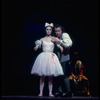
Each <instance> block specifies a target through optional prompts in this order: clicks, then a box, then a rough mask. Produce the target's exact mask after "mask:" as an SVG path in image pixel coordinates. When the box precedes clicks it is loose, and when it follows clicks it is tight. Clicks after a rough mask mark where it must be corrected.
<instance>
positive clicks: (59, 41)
mask: <svg viewBox="0 0 100 100" xmlns="http://www.w3.org/2000/svg"><path fill="white" fill-rule="evenodd" d="M51 41H52V42H56V43H61V40H60V39H59V38H57V37H52V38H51Z"/></svg>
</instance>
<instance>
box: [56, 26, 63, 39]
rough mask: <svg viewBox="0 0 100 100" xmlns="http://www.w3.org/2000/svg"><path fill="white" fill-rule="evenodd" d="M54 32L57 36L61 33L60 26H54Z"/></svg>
mask: <svg viewBox="0 0 100 100" xmlns="http://www.w3.org/2000/svg"><path fill="white" fill-rule="evenodd" d="M55 34H56V36H57V37H60V36H61V35H62V30H61V27H57V28H55Z"/></svg>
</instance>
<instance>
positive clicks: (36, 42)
mask: <svg viewBox="0 0 100 100" xmlns="http://www.w3.org/2000/svg"><path fill="white" fill-rule="evenodd" d="M41 44H42V42H41V41H40V40H36V41H35V45H39V47H40V48H41Z"/></svg>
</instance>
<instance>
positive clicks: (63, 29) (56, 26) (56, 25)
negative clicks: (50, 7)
mask: <svg viewBox="0 0 100 100" xmlns="http://www.w3.org/2000/svg"><path fill="white" fill-rule="evenodd" d="M58 27H60V28H61V30H62V32H65V28H64V27H63V26H62V25H61V24H55V26H54V28H58Z"/></svg>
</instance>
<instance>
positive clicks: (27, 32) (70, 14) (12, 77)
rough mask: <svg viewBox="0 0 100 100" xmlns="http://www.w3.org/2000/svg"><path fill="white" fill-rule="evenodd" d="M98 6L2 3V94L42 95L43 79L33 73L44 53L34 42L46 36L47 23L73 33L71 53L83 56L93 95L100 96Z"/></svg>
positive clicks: (59, 1)
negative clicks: (39, 57)
mask: <svg viewBox="0 0 100 100" xmlns="http://www.w3.org/2000/svg"><path fill="white" fill-rule="evenodd" d="M34 1H35V2H34ZM98 6H99V5H98V1H97V0H52V1H51V0H50V1H47V0H46V1H45V2H43V0H32V1H30V0H27V1H24V0H2V34H1V40H2V48H1V49H2V51H1V54H2V66H1V80H2V81H1V88H2V89H1V93H2V95H37V94H38V90H39V88H38V86H39V77H36V76H32V75H31V74H30V71H31V68H32V65H33V63H34V60H35V58H36V57H37V55H38V54H39V52H40V51H41V50H38V51H37V52H34V51H33V47H34V42H35V40H37V39H39V38H41V37H43V36H45V33H44V23H45V22H50V23H51V22H53V23H55V24H56V23H60V24H62V25H63V26H64V27H65V29H66V32H68V33H69V35H70V37H71V38H72V40H73V46H72V48H71V51H70V52H71V53H72V52H73V51H74V50H77V51H78V52H79V53H80V56H81V59H82V62H83V64H84V66H85V68H86V72H87V74H86V75H87V77H88V79H89V81H90V92H91V95H92V96H99V56H98V55H99V31H98V29H99V28H98V20H99V19H98V18H99V15H98V13H99V10H98ZM71 57H72V56H71ZM46 91H47V90H45V92H46Z"/></svg>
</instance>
